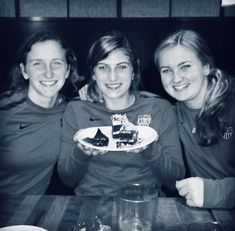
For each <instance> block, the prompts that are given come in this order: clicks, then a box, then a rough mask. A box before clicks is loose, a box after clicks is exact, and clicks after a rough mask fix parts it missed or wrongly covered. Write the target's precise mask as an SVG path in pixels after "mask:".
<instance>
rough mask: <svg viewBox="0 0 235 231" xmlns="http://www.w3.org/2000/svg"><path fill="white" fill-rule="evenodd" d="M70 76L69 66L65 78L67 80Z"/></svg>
mask: <svg viewBox="0 0 235 231" xmlns="http://www.w3.org/2000/svg"><path fill="white" fill-rule="evenodd" d="M69 74H70V65H69V66H68V70H67V71H66V73H65V78H66V79H67V78H68V77H69Z"/></svg>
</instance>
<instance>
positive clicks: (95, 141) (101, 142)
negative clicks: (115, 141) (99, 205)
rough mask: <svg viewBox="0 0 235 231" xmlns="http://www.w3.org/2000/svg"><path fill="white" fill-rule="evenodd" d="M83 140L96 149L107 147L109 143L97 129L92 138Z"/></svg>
mask: <svg viewBox="0 0 235 231" xmlns="http://www.w3.org/2000/svg"><path fill="white" fill-rule="evenodd" d="M83 140H84V141H86V142H87V143H90V144H92V145H94V146H98V147H104V146H108V143H109V138H108V137H107V136H106V135H104V134H103V133H102V132H101V130H100V129H99V128H98V129H97V132H96V134H95V136H94V137H93V138H90V137H86V138H85V139H83Z"/></svg>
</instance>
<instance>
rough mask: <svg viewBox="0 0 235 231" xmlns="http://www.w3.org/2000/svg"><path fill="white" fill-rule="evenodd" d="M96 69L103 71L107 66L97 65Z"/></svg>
mask: <svg viewBox="0 0 235 231" xmlns="http://www.w3.org/2000/svg"><path fill="white" fill-rule="evenodd" d="M98 69H99V70H101V71H105V70H107V69H108V68H107V67H106V66H98Z"/></svg>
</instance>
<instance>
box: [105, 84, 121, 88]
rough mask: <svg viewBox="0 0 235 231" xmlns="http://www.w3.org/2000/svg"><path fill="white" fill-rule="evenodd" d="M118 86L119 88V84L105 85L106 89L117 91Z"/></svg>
mask: <svg viewBox="0 0 235 231" xmlns="http://www.w3.org/2000/svg"><path fill="white" fill-rule="evenodd" d="M120 86H121V84H106V87H107V88H110V89H117V88H119V87H120Z"/></svg>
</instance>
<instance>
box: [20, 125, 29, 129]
mask: <svg viewBox="0 0 235 231" xmlns="http://www.w3.org/2000/svg"><path fill="white" fill-rule="evenodd" d="M31 125H32V124H21V125H20V129H25V128H27V127H29V126H31Z"/></svg>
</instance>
